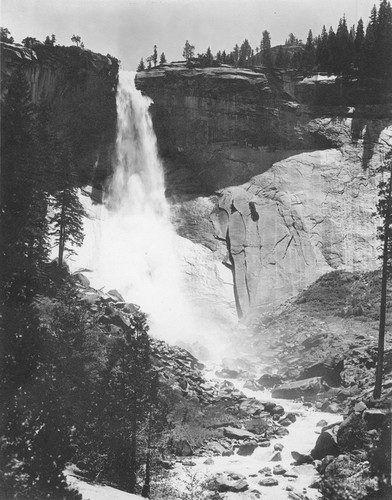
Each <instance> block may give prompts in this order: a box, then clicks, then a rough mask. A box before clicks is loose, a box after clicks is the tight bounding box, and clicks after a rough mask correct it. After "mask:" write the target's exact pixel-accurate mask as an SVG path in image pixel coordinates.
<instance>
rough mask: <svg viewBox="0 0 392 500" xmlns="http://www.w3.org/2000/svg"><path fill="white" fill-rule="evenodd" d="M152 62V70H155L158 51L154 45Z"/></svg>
mask: <svg viewBox="0 0 392 500" xmlns="http://www.w3.org/2000/svg"><path fill="white" fill-rule="evenodd" d="M152 61H153V63H154V68H155V66H156V65H157V62H158V50H157V46H156V45H154V52H153V54H152Z"/></svg>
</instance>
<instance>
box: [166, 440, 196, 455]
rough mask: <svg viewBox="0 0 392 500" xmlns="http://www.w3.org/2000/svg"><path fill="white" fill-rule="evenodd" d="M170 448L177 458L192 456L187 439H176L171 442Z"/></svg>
mask: <svg viewBox="0 0 392 500" xmlns="http://www.w3.org/2000/svg"><path fill="white" fill-rule="evenodd" d="M171 447H172V449H173V451H174V453H175V454H176V455H178V456H179V457H188V456H190V455H192V454H193V449H192V446H191V445H190V444H189V441H188V440H187V439H178V440H173V441H172V442H171Z"/></svg>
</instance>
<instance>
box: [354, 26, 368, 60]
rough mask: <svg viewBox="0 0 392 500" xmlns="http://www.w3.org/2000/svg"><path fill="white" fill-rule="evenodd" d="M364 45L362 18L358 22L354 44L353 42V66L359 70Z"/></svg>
mask: <svg viewBox="0 0 392 500" xmlns="http://www.w3.org/2000/svg"><path fill="white" fill-rule="evenodd" d="M364 45H365V30H364V27H363V21H362V18H360V20H359V21H358V24H357V30H356V32H355V42H354V49H355V58H354V61H355V66H356V67H357V68H359V66H360V64H361V58H362V57H363V50H364Z"/></svg>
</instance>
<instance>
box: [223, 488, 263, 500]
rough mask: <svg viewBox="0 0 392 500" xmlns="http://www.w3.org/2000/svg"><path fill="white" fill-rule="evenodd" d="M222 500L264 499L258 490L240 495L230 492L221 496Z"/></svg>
mask: <svg viewBox="0 0 392 500" xmlns="http://www.w3.org/2000/svg"><path fill="white" fill-rule="evenodd" d="M220 498H221V499H222V500H258V499H259V498H262V496H261V493H260V492H259V491H257V490H251V491H243V492H240V493H233V492H228V493H224V494H223V496H222V495H221V496H220Z"/></svg>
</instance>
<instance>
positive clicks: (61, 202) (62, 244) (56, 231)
mask: <svg viewBox="0 0 392 500" xmlns="http://www.w3.org/2000/svg"><path fill="white" fill-rule="evenodd" d="M60 159H61V161H60V175H61V177H62V178H61V181H60V185H61V187H60V189H58V190H57V192H56V193H55V194H54V196H53V200H52V203H51V207H52V210H53V215H52V216H51V218H50V223H51V224H52V226H53V230H52V234H53V235H54V236H55V242H56V244H57V245H58V247H59V252H58V266H59V267H60V268H61V267H62V266H63V262H64V253H65V251H68V252H69V253H70V254H72V253H75V250H74V249H73V248H70V247H69V246H68V245H71V246H72V247H75V246H81V245H82V243H83V239H84V233H83V218H84V217H86V212H85V210H84V208H83V206H82V204H81V203H80V201H79V198H78V191H77V188H76V187H75V174H74V169H73V155H72V152H71V149H70V146H69V145H67V144H66V147H65V148H64V150H63V151H62V152H61V153H60Z"/></svg>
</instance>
